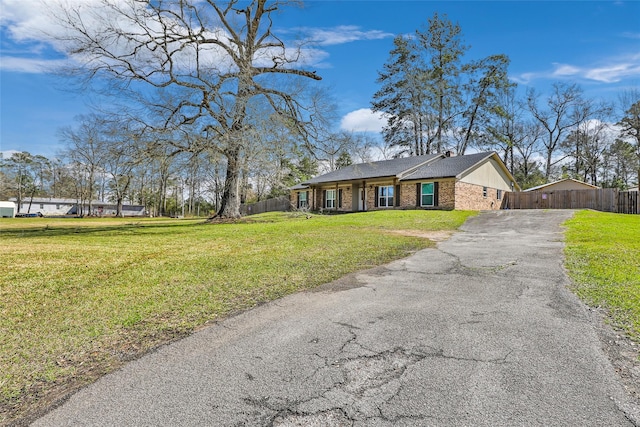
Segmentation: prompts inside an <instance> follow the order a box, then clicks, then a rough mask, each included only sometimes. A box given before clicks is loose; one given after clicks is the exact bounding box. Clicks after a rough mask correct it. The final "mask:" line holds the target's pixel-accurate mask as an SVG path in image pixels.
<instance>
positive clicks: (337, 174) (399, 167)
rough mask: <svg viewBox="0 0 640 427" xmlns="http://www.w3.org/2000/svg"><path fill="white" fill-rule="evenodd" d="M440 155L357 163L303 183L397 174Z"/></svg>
mask: <svg viewBox="0 0 640 427" xmlns="http://www.w3.org/2000/svg"><path fill="white" fill-rule="evenodd" d="M440 156H441V155H440V154H428V155H426V156H414V157H402V158H399V159H393V160H382V161H378V162H370V163H359V164H356V165H350V166H347V167H344V168H342V169H338V170H337V171H333V172H329V173H327V174H324V175H320V176H317V177H315V178H312V179H310V180H308V181H305V182H304V184H321V183H324V182H336V181H352V180H357V179H368V178H378V177H388V176H397V175H399V174H401V173H403V172H407V171H410V170H411V169H413V168H415V167H417V166H420V165H422V164H424V163H427V162H429V161H430V160H433V159H436V158H437V157H440Z"/></svg>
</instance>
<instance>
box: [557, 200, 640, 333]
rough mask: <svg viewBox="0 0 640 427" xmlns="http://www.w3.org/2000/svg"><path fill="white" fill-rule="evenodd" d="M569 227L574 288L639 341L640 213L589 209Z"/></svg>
mask: <svg viewBox="0 0 640 427" xmlns="http://www.w3.org/2000/svg"><path fill="white" fill-rule="evenodd" d="M564 225H565V226H566V227H567V232H566V248H565V253H566V256H567V259H566V265H567V268H568V270H569V274H570V276H571V278H572V279H573V282H574V289H573V290H574V292H575V293H576V294H577V295H578V296H579V297H580V298H582V299H583V300H584V301H585V302H586V303H587V304H589V305H591V306H594V307H603V308H605V309H606V310H607V311H608V313H609V315H610V317H611V319H612V323H613V325H614V326H616V327H618V328H621V329H623V330H624V331H626V332H627V333H628V334H629V336H630V337H631V338H632V339H633V340H635V341H640V215H623V214H611V213H604V212H596V211H586V210H585V211H580V212H577V213H576V215H575V216H574V217H573V218H572V219H570V220H569V221H567V222H565V224H564Z"/></svg>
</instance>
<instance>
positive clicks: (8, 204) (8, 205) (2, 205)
mask: <svg viewBox="0 0 640 427" xmlns="http://www.w3.org/2000/svg"><path fill="white" fill-rule="evenodd" d="M0 208H14V209H15V208H16V204H15V203H13V202H6V201H2V200H0Z"/></svg>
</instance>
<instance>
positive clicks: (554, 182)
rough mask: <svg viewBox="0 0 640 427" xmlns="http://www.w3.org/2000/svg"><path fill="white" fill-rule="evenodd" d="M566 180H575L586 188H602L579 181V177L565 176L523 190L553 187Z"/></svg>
mask: <svg viewBox="0 0 640 427" xmlns="http://www.w3.org/2000/svg"><path fill="white" fill-rule="evenodd" d="M564 182H574V183H576V184H579V185H581V186H583V187H585V188H600V187H598V186H597V185H591V184H588V183H586V182H583V181H578V180H577V179H573V178H565V179H560V180H558V181H553V182H548V183H546V184H542V185H538V186H536V187H531V188H527V189H526V190H522V191H523V192H526V191H537V190H542V189H544V188H547V187H551V186H553V185H557V184H560V183H564Z"/></svg>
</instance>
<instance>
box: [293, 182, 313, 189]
mask: <svg viewBox="0 0 640 427" xmlns="http://www.w3.org/2000/svg"><path fill="white" fill-rule="evenodd" d="M307 188H309V186H308V185H305V184H302V183H300V184H296V185H294V186H293V187H289V190H306V189H307Z"/></svg>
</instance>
